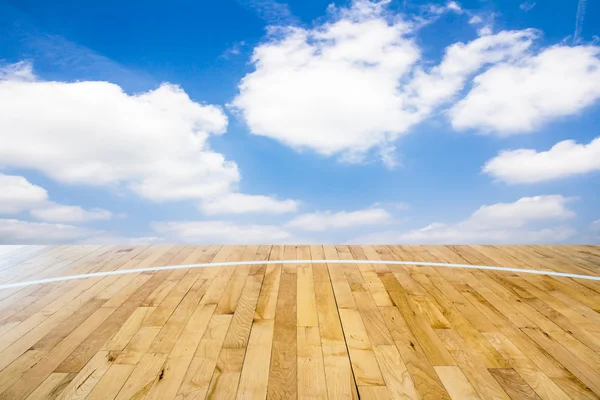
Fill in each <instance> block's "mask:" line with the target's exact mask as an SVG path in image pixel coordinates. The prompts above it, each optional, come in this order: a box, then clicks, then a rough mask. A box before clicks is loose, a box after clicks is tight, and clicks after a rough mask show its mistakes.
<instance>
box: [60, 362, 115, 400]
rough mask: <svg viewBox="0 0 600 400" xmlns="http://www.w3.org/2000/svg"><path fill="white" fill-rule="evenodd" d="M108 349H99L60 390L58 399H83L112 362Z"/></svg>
mask: <svg viewBox="0 0 600 400" xmlns="http://www.w3.org/2000/svg"><path fill="white" fill-rule="evenodd" d="M114 360H115V359H114V357H113V356H112V355H111V354H110V353H109V352H108V351H99V352H98V353H96V355H95V356H94V357H93V358H92V359H91V360H90V361H89V362H88V363H87V364H86V365H85V367H83V369H82V370H81V371H80V372H79V373H78V374H77V375H75V377H74V378H73V379H72V380H71V382H69V384H68V385H66V386H65V388H64V389H63V390H62V391H61V393H60V396H58V400H66V399H83V398H85V397H87V395H89V394H90V393H91V392H92V390H93V389H94V387H95V386H96V385H97V384H98V382H99V381H100V379H101V378H102V376H103V375H104V374H105V373H106V371H108V369H109V368H110V366H111V365H112V364H113V362H114Z"/></svg>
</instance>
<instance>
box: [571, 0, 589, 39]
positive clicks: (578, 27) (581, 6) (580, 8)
mask: <svg viewBox="0 0 600 400" xmlns="http://www.w3.org/2000/svg"><path fill="white" fill-rule="evenodd" d="M586 4H587V0H579V3H577V16H576V17H575V33H573V44H579V43H580V42H581V31H582V30H583V20H584V18H585V6H586Z"/></svg>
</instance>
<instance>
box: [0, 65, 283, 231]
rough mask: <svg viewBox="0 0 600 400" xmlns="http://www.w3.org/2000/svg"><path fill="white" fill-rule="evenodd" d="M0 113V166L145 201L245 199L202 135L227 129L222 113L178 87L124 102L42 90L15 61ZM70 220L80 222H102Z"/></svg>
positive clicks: (105, 86)
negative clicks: (122, 189)
mask: <svg viewBox="0 0 600 400" xmlns="http://www.w3.org/2000/svg"><path fill="white" fill-rule="evenodd" d="M0 109H2V111H3V112H2V113H1V114H0V138H1V139H2V146H0V159H1V160H2V163H3V166H5V167H14V168H23V169H34V170H37V171H40V172H42V173H43V174H45V175H47V176H49V177H50V178H52V179H54V180H56V181H59V182H61V183H66V184H83V185H93V186H107V187H112V188H115V187H125V188H127V189H129V190H131V191H133V192H134V193H136V194H138V195H139V196H142V197H145V198H148V199H151V200H154V201H175V200H200V201H203V200H206V201H207V202H208V203H209V204H210V203H211V201H213V200H215V199H218V198H223V199H224V201H228V199H230V198H231V196H234V197H235V196H244V195H242V194H237V193H235V192H236V191H237V184H238V182H239V180H240V175H239V172H238V168H237V165H236V164H235V162H233V161H227V160H225V157H224V156H223V155H222V154H220V153H217V152H215V151H213V150H211V148H210V146H209V138H210V136H211V135H219V134H223V133H224V132H225V129H226V127H227V117H226V116H225V114H224V112H223V110H221V108H220V107H217V106H213V105H205V104H200V103H197V102H195V101H193V100H191V99H190V98H189V97H188V95H187V94H186V93H185V92H184V91H183V90H182V89H181V88H179V87H178V86H175V85H171V84H162V85H161V86H160V87H159V88H158V89H156V90H152V91H148V92H144V93H139V94H135V95H129V94H127V93H125V92H123V91H122V89H121V88H120V87H119V86H117V85H115V84H111V83H108V82H95V81H80V82H73V83H67V82H52V81H50V82H49V81H42V80H39V79H36V77H35V76H34V75H33V73H32V68H31V65H30V64H27V63H24V62H21V63H17V64H13V65H9V66H6V67H4V68H2V69H0ZM246 197H247V198H250V196H246ZM260 199H261V200H262V201H263V203H264V204H270V205H273V204H275V203H278V202H277V201H276V200H274V199H270V198H267V197H266V196H260ZM258 201H259V200H256V199H254V202H253V204H256V203H258ZM269 201H270V203H269ZM291 204H292V203H291V200H289V201H284V202H283V203H281V204H278V207H279V208H278V209H281V208H282V207H288V208H291ZM208 207H209V208H210V206H208ZM255 208H256V207H251V210H250V211H258V210H255ZM54 211H55V212H57V210H54ZM77 212H78V211H77V210H74V209H71V213H72V214H73V215H74V214H75V213H77ZM37 214H38V215H46V216H47V215H49V214H48V213H46V214H42V213H41V212H39V213H37ZM79 214H80V216H79V217H77V218H78V219H79V220H82V219H88V220H89V219H97V218H101V216H100V214H97V213H96V214H95V215H91V214H89V213H88V214H87V215H86V216H83V215H81V212H79ZM104 215H106V214H104ZM44 218H45V217H44ZM73 218H76V217H73Z"/></svg>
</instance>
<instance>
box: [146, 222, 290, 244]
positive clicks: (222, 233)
mask: <svg viewBox="0 0 600 400" xmlns="http://www.w3.org/2000/svg"><path fill="white" fill-rule="evenodd" d="M152 228H153V229H154V231H155V232H156V233H159V234H162V235H164V236H165V237H166V238H167V240H173V241H177V242H185V243H212V244H216V243H238V244H240V243H245V244H250V243H278V242H282V241H285V240H289V239H290V238H291V234H290V233H289V232H287V231H285V230H283V229H281V228H279V227H277V226H274V225H259V224H236V223H234V222H229V221H170V222H155V223H152Z"/></svg>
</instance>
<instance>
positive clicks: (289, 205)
mask: <svg viewBox="0 0 600 400" xmlns="http://www.w3.org/2000/svg"><path fill="white" fill-rule="evenodd" d="M200 208H201V209H202V211H203V212H204V213H205V214H208V215H216V214H245V213H256V212H260V213H266V214H284V213H290V212H296V210H297V208H298V202H297V201H295V200H289V199H288V200H277V199H275V198H273V197H269V196H260V195H248V194H242V193H230V194H228V195H225V196H222V197H218V198H215V199H208V200H206V201H204V202H202V204H201V205H200Z"/></svg>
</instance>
